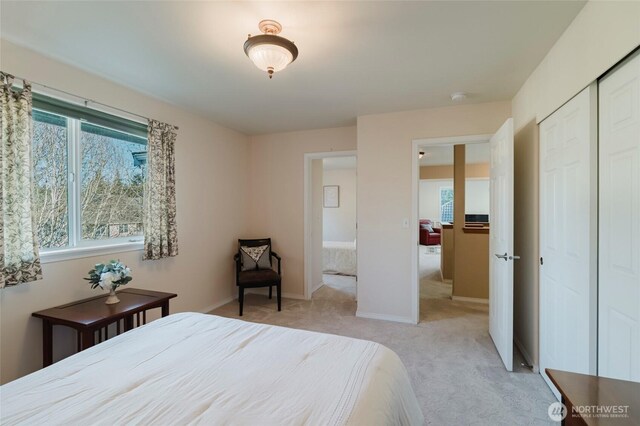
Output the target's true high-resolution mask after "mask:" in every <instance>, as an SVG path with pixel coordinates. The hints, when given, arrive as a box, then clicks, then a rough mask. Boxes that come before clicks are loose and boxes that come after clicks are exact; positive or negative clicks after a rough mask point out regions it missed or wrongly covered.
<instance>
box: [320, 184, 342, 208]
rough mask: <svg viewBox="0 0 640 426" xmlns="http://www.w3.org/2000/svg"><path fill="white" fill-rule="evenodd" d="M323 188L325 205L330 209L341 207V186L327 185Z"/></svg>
mask: <svg viewBox="0 0 640 426" xmlns="http://www.w3.org/2000/svg"><path fill="white" fill-rule="evenodd" d="M323 190H324V194H323V195H324V197H323V206H324V207H325V208H330V209H332V208H338V207H340V186H339V185H325V186H324V187H323Z"/></svg>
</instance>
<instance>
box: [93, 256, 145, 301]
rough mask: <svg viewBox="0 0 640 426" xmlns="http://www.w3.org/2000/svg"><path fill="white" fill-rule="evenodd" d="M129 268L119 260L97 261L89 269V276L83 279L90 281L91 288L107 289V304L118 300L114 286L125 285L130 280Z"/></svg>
mask: <svg viewBox="0 0 640 426" xmlns="http://www.w3.org/2000/svg"><path fill="white" fill-rule="evenodd" d="M132 279H133V277H132V276H131V269H129V267H127V265H125V264H124V263H122V262H120V261H119V260H117V261H116V260H111V261H109V262H108V263H98V264H96V266H95V267H94V268H93V269H92V270H90V271H89V278H85V280H87V281H89V283H91V288H92V289H95V288H98V287H100V288H101V289H103V290H109V298H107V301H106V302H105V303H107V304H108V305H110V304H113V303H118V302H119V301H120V300H119V299H118V298H117V296H116V294H115V290H116V288H118V287H120V286H121V285H126V284H128V283H129V281H131V280H132Z"/></svg>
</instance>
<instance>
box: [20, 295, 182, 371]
mask: <svg viewBox="0 0 640 426" xmlns="http://www.w3.org/2000/svg"><path fill="white" fill-rule="evenodd" d="M117 294H118V298H119V299H120V302H119V303H116V304H113V305H107V304H105V303H104V302H105V300H106V299H107V296H96V297H91V298H89V299H84V300H79V301H77V302H72V303H68V304H66V305H62V306H57V307H55V308H50V309H45V310H43V311H38V312H34V313H33V314H32V315H33V316H34V317H36V318H40V319H42V365H43V366H44V367H47V366H49V365H51V364H52V363H53V326H54V325H64V326H67V327H71V328H73V329H75V330H76V332H77V335H78V343H77V349H78V352H80V351H81V350H84V349H87V348H90V347H91V346H93V345H94V344H95V342H96V331H97V332H98V340H99V341H103V340H106V339H107V338H108V330H107V327H108V326H109V325H111V324H114V323H115V324H116V334H120V333H121V332H122V331H129V330H131V329H132V328H133V327H134V316H135V319H136V320H137V321H136V322H137V326H140V325H142V324H146V322H147V311H148V310H149V309H154V308H161V309H162V316H163V317H166V316H167V315H169V300H170V299H173V298H174V297H177V296H178V295H177V294H175V293H163V292H160V291H150V290H141V289H138V288H127V289H124V290H121V291H118V292H117ZM141 314H142V319H141ZM121 321H122V322H123V326H122V327H121V326H120V322H121Z"/></svg>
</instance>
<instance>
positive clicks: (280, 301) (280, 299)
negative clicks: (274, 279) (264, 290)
mask: <svg viewBox="0 0 640 426" xmlns="http://www.w3.org/2000/svg"><path fill="white" fill-rule="evenodd" d="M280 286H281V284H278V285H277V287H276V290H277V298H278V312H280V311H281V310H282V289H281V288H280Z"/></svg>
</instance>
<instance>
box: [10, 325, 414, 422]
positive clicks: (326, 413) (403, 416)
mask: <svg viewBox="0 0 640 426" xmlns="http://www.w3.org/2000/svg"><path fill="white" fill-rule="evenodd" d="M0 394H1V398H0V400H1V405H0V423H1V424H3V425H13V424H92V425H95V424H105V425H107V424H108V425H113V424H207V425H208V424H260V425H276V424H277V425H302V424H309V425H343V424H358V425H373V424H387V425H417V424H423V423H424V419H423V417H422V413H421V411H420V408H419V406H418V402H417V400H416V397H415V394H414V393H413V390H412V388H411V385H410V382H409V377H408V375H407V372H406V370H405V368H404V365H403V364H402V362H401V361H400V359H399V358H398V356H397V355H396V354H395V353H394V352H393V351H391V350H389V349H388V348H386V347H384V346H382V345H380V344H377V343H373V342H369V341H365V340H357V339H352V338H348V337H342V336H334V335H329V334H322V333H314V332H310V331H303V330H295V329H289V328H283V327H277V326H272V325H265V324H254V323H249V322H244V321H240V320H235V319H229V318H222V317H218V316H214V315H207V314H196V313H182V314H174V315H170V316H168V317H165V318H162V319H159V320H156V321H153V322H152V323H149V324H147V325H144V326H142V327H139V328H136V329H134V330H131V331H129V332H127V333H124V334H121V335H120V336H116V337H114V338H112V339H110V340H107V341H106V342H104V343H101V344H99V345H96V346H94V347H91V348H89V349H87V350H85V351H83V352H80V353H78V354H76V355H73V356H71V357H69V358H66V359H64V360H62V361H59V362H58V363H56V364H53V365H52V366H50V367H47V368H44V369H42V370H39V371H37V372H35V373H32V374H30V375H28V376H25V377H22V378H20V379H18V380H15V381H13V382H11V383H8V384H5V385H3V386H1V387H0Z"/></svg>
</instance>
